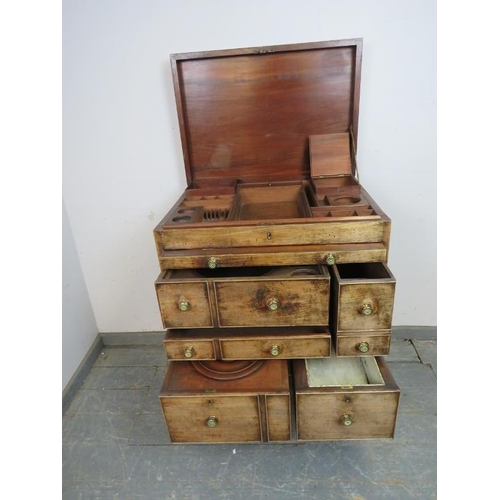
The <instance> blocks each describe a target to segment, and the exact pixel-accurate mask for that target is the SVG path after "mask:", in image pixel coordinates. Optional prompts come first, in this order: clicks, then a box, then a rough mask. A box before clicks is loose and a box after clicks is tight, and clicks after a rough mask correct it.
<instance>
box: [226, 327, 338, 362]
mask: <svg viewBox="0 0 500 500" xmlns="http://www.w3.org/2000/svg"><path fill="white" fill-rule="evenodd" d="M220 345H221V352H222V359H227V360H230V359H272V358H281V359H294V358H324V357H328V356H330V345H331V338H330V334H329V333H325V334H322V335H309V336H296V337H293V336H290V337H289V338H286V339H284V338H280V337H276V338H273V337H272V336H270V337H269V338H249V339H227V340H221V341H220Z"/></svg>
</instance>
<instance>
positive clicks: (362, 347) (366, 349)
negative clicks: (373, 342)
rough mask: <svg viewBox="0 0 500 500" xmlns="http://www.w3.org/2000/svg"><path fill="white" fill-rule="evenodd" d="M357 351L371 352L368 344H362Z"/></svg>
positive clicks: (357, 347)
mask: <svg viewBox="0 0 500 500" xmlns="http://www.w3.org/2000/svg"><path fill="white" fill-rule="evenodd" d="M356 349H357V350H358V351H359V352H363V353H364V352H368V351H369V350H370V344H369V343H368V342H360V343H359V344H358V345H357V346H356Z"/></svg>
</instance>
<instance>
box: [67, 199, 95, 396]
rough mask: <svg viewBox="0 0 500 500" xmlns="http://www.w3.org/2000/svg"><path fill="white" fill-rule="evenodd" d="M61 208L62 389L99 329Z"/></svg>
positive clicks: (68, 226) (69, 230) (73, 243)
mask: <svg viewBox="0 0 500 500" xmlns="http://www.w3.org/2000/svg"><path fill="white" fill-rule="evenodd" d="M62 212H63V213H62V256H63V260H62V352H63V356H62V388H63V390H64V388H65V387H66V384H67V383H68V381H69V380H70V378H71V377H72V376H73V373H75V370H76V369H77V368H78V365H79V364H80V363H81V361H82V359H83V358H84V356H85V354H87V351H88V350H89V348H90V346H91V345H92V343H93V342H94V340H95V338H96V337H97V335H98V330H97V324H96V321H95V318H94V313H93V312H92V306H91V305H90V299H89V294H88V292H87V288H86V286H85V281H84V278H83V273H82V268H81V266H80V261H79V259H78V253H77V250H76V246H75V241H74V239H73V234H72V232H71V227H70V225H69V220H68V216H67V213H66V208H65V206H64V203H63V210H62Z"/></svg>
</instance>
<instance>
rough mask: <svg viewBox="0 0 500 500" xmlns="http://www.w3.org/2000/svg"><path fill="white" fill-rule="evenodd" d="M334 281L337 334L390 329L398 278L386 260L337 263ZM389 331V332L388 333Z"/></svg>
mask: <svg viewBox="0 0 500 500" xmlns="http://www.w3.org/2000/svg"><path fill="white" fill-rule="evenodd" d="M332 271H333V281H334V294H333V296H334V307H333V314H334V330H335V332H336V333H337V334H339V335H340V334H342V335H343V334H351V333H352V334H354V335H358V334H359V332H366V331H379V333H377V334H381V333H382V330H386V331H387V330H390V329H391V324H392V311H393V308H394V292H395V288H396V279H395V278H394V276H393V274H392V273H391V271H390V269H389V268H388V267H387V265H386V264H385V263H383V262H369V263H362V264H337V265H334V266H333V267H332ZM385 333H387V332H385Z"/></svg>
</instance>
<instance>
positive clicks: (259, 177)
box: [171, 39, 362, 185]
mask: <svg viewBox="0 0 500 500" xmlns="http://www.w3.org/2000/svg"><path fill="white" fill-rule="evenodd" d="M361 52H362V39H351V40H335V41H326V42H315V43H305V44H294V45H278V46H272V47H257V48H245V49H231V50H221V51H210V52H196V53H186V54H173V55H172V56H171V63H172V71H173V78H174V89H175V95H176V104H177V113H178V117H179V125H180V133H181V139H182V148H183V153H184V163H185V169H186V177H187V180H188V184H189V185H192V183H193V182H194V181H201V182H200V184H202V183H204V182H205V181H211V180H220V179H234V180H242V181H247V182H269V181H280V180H292V179H305V178H308V177H310V174H311V172H310V166H309V136H311V135H318V134H346V133H349V131H350V130H351V129H352V134H353V138H354V140H356V137H357V128H358V106H359V90H360V72H361Z"/></svg>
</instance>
